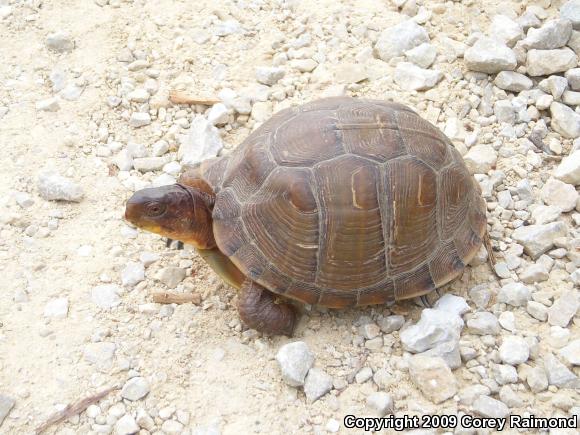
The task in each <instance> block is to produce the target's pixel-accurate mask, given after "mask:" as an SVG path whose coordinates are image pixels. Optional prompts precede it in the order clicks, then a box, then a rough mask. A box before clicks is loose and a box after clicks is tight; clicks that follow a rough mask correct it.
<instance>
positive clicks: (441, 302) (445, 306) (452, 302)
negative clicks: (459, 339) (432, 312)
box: [433, 293, 470, 316]
mask: <svg viewBox="0 0 580 435" xmlns="http://www.w3.org/2000/svg"><path fill="white" fill-rule="evenodd" d="M433 308H435V309H436V310H440V311H446V312H448V313H452V314H455V315H457V316H461V315H463V314H465V313H467V312H468V311H469V310H470V308H469V305H467V302H466V301H465V299H464V298H462V297H461V296H455V295H452V294H451V293H445V294H444V295H443V296H441V298H439V299H438V300H437V302H435V305H434V306H433Z"/></svg>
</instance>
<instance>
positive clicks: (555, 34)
mask: <svg viewBox="0 0 580 435" xmlns="http://www.w3.org/2000/svg"><path fill="white" fill-rule="evenodd" d="M570 36H572V22H571V21H569V20H565V19H557V20H551V21H547V22H546V23H545V24H544V25H543V26H542V27H540V28H539V29H530V30H529V31H528V35H527V36H526V39H524V41H523V44H524V47H525V48H527V49H530V48H537V49H540V50H551V49H554V48H560V47H563V46H564V45H566V43H567V42H568V40H569V39H570Z"/></svg>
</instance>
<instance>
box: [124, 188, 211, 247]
mask: <svg viewBox="0 0 580 435" xmlns="http://www.w3.org/2000/svg"><path fill="white" fill-rule="evenodd" d="M213 202H214V197H213V196H212V195H209V194H208V193H206V192H203V191H202V190H200V189H197V188H195V187H190V186H185V185H182V184H173V185H169V186H161V187H153V188H148V189H142V190H139V191H137V192H135V193H134V194H133V196H132V197H131V198H130V199H129V201H127V206H126V209H125V219H127V220H128V221H129V222H131V223H132V224H133V225H135V226H137V227H139V228H142V229H144V230H147V231H151V232H152V233H156V234H161V235H163V236H166V237H169V238H171V239H176V240H180V241H182V242H184V243H189V244H192V245H194V246H195V247H196V248H199V249H209V248H213V247H214V246H215V239H214V237H213V229H212V216H211V215H212V209H213Z"/></svg>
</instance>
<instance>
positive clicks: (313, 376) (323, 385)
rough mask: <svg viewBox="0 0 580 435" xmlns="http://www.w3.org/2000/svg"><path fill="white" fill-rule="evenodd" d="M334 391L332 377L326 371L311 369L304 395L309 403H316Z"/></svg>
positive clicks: (307, 376)
mask: <svg viewBox="0 0 580 435" xmlns="http://www.w3.org/2000/svg"><path fill="white" fill-rule="evenodd" d="M331 389H332V376H330V375H328V374H327V373H326V372H325V371H324V370H321V369H317V368H311V369H310V370H309V371H308V375H306V379H305V381H304V394H305V395H306V398H307V399H308V401H309V402H315V401H317V400H318V399H320V398H321V397H322V396H324V395H325V394H326V393H328V392H329V391H330V390H331Z"/></svg>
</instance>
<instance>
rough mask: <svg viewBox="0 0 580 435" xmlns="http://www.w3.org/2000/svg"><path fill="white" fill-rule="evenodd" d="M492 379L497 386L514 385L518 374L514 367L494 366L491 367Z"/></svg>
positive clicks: (505, 365)
mask: <svg viewBox="0 0 580 435" xmlns="http://www.w3.org/2000/svg"><path fill="white" fill-rule="evenodd" d="M491 371H492V373H493V377H494V379H495V380H496V382H497V383H498V384H499V385H505V384H515V383H516V382H517V381H518V372H517V370H516V369H515V367H513V366H511V365H508V364H494V365H493V366H492V370H491Z"/></svg>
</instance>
